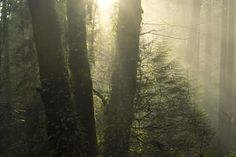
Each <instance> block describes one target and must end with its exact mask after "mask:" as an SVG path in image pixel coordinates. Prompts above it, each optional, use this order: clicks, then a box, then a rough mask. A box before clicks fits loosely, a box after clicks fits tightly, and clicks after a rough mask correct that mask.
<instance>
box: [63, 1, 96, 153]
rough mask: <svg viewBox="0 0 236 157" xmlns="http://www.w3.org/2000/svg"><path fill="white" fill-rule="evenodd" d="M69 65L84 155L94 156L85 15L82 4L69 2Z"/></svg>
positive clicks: (91, 96) (93, 125) (94, 131)
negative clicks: (81, 132) (82, 136)
mask: <svg viewBox="0 0 236 157" xmlns="http://www.w3.org/2000/svg"><path fill="white" fill-rule="evenodd" d="M67 7H68V8H67V18H68V41H69V65H70V69H71V76H72V83H73V85H72V87H73V94H74V100H75V104H76V111H77V113H78V114H79V117H80V122H81V127H82V130H83V132H84V134H85V143H83V145H84V147H83V150H82V151H83V153H85V154H86V155H87V156H88V157H95V156H96V129H95V118H94V107H93V88H92V79H91V74H90V68H89V61H88V54H87V41H86V12H85V1H84V0H68V3H67Z"/></svg>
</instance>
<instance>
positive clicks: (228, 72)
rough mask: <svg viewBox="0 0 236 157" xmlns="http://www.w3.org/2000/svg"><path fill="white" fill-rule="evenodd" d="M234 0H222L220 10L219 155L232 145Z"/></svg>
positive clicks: (227, 151)
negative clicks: (221, 8)
mask: <svg viewBox="0 0 236 157" xmlns="http://www.w3.org/2000/svg"><path fill="white" fill-rule="evenodd" d="M234 33H235V1H234V0H224V1H223V10H222V39H221V40H222V47H221V69H220V99H219V148H218V150H219V154H218V156H219V157H222V156H225V155H227V154H228V153H229V152H230V151H231V147H232V130H231V126H232V123H231V120H232V106H233V102H232V98H233V95H232V83H233V80H232V78H233V65H234V61H233V58H234V51H235V50H234V42H235V35H234Z"/></svg>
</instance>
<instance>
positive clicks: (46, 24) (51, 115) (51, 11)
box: [28, 0, 80, 157]
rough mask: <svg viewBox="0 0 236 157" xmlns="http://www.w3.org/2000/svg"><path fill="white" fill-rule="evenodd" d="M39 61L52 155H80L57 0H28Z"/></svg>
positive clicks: (71, 156) (66, 156)
mask: <svg viewBox="0 0 236 157" xmlns="http://www.w3.org/2000/svg"><path fill="white" fill-rule="evenodd" d="M28 4H29V7H30V12H31V16H32V24H33V32H34V38H35V44H36V49H37V53H38V60H39V70H40V81H41V89H39V92H40V95H41V97H42V101H43V103H44V106H45V112H46V119H47V133H48V138H49V143H50V146H51V149H52V156H55V157H74V156H80V152H79V149H78V145H79V142H78V141H79V130H78V128H77V125H76V123H77V119H76V116H75V114H74V112H73V106H72V101H71V94H70V89H69V83H68V72H67V70H66V68H65V61H64V56H63V48H62V41H61V33H60V27H59V20H58V16H57V14H56V10H55V1H54V0H40V1H38V0H28Z"/></svg>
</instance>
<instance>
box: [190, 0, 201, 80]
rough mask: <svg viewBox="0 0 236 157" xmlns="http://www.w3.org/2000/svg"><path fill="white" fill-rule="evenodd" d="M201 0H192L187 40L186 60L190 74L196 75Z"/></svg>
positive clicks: (197, 69) (197, 70)
mask: <svg viewBox="0 0 236 157" xmlns="http://www.w3.org/2000/svg"><path fill="white" fill-rule="evenodd" d="M201 3H202V0H193V4H192V6H193V9H192V19H191V24H190V33H189V40H188V52H187V54H186V62H187V63H188V65H189V70H190V74H191V75H193V76H195V77H198V72H199V50H200V11H201Z"/></svg>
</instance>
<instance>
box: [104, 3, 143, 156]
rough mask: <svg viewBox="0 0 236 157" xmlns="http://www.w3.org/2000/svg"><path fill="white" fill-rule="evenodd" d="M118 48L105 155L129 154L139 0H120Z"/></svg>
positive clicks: (135, 71) (137, 44) (136, 56)
mask: <svg viewBox="0 0 236 157" xmlns="http://www.w3.org/2000/svg"><path fill="white" fill-rule="evenodd" d="M118 7H119V13H118V24H117V45H116V46H117V47H116V51H117V52H116V56H115V61H114V69H113V74H112V80H111V86H112V91H111V98H110V102H109V104H108V105H107V108H106V111H105V116H106V118H105V122H106V128H105V133H104V134H105V135H104V138H105V148H104V157H111V156H112V157H120V156H122V157H128V156H129V139H130V131H131V125H132V121H133V118H134V102H133V100H134V97H135V91H136V75H137V62H138V56H139V35H140V24H141V20H142V8H141V0H119V2H118Z"/></svg>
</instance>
